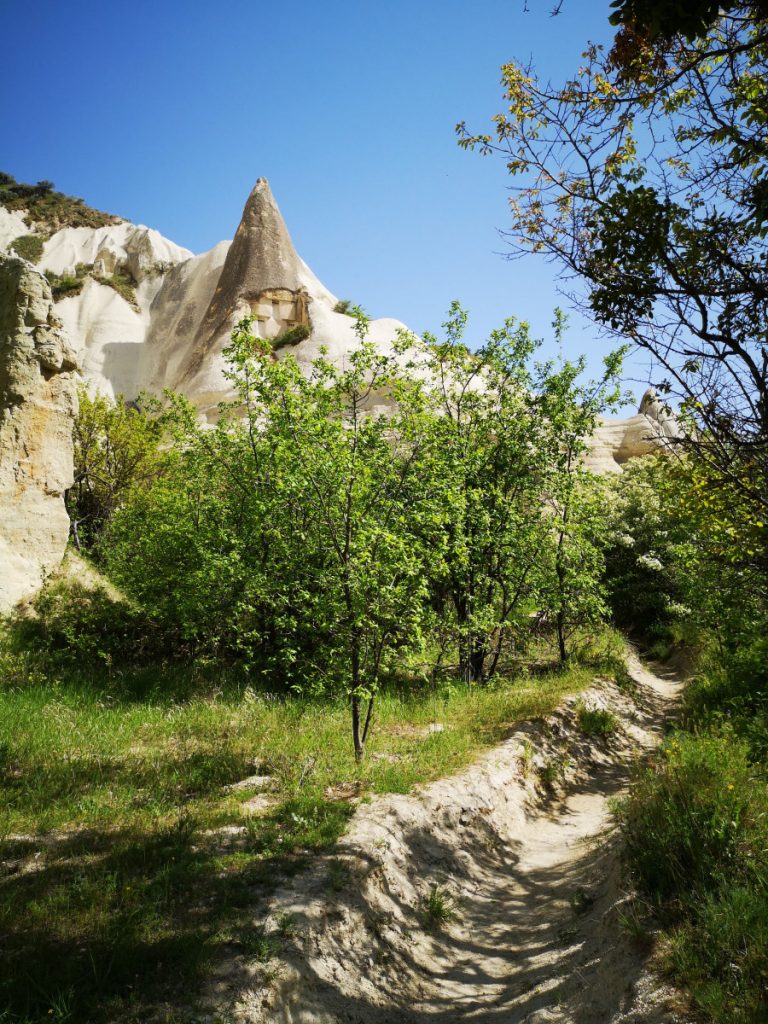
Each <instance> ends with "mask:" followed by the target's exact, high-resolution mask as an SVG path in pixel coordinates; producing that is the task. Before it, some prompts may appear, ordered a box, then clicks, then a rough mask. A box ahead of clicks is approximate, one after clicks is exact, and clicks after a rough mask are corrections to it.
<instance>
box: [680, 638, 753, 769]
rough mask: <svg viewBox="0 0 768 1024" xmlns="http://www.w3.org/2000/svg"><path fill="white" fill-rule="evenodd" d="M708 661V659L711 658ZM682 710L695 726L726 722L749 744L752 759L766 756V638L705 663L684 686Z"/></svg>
mask: <svg viewBox="0 0 768 1024" xmlns="http://www.w3.org/2000/svg"><path fill="white" fill-rule="evenodd" d="M710 660H711V659H710ZM684 707H685V713H686V715H687V717H688V718H689V720H690V721H691V722H692V723H694V724H697V725H708V724H717V723H719V722H722V721H724V720H725V721H727V722H729V723H730V724H731V726H732V728H733V729H734V731H735V732H736V733H738V735H739V736H741V737H743V738H744V739H745V740H746V741H747V743H748V744H749V756H750V758H751V760H753V761H764V760H765V759H766V757H768V639H767V638H766V637H765V636H761V637H759V638H757V639H755V640H753V641H752V642H751V643H744V644H743V645H742V646H740V647H739V648H738V650H736V651H735V652H734V653H733V654H731V655H726V656H725V657H723V658H722V659H721V660H720V661H719V662H715V664H712V665H706V666H705V671H702V672H700V674H699V675H698V676H697V677H696V679H695V680H694V681H693V682H692V683H691V685H690V686H689V687H688V688H687V690H686V693H685V702H684Z"/></svg>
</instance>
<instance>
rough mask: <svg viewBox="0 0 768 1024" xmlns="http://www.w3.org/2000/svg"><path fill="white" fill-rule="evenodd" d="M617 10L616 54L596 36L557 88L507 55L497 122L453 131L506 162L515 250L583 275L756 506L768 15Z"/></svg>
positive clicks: (764, 383)
mask: <svg viewBox="0 0 768 1024" xmlns="http://www.w3.org/2000/svg"><path fill="white" fill-rule="evenodd" d="M720 6H721V7H722V6H723V5H720ZM662 7H663V8H664V11H666V12H667V14H669V18H671V19H672V20H669V18H667V14H665V15H664V18H661V20H658V19H656V15H657V14H660V12H661V13H663V12H662ZM694 7H695V12H694V20H693V21H691V22H685V21H684V20H683V21H679V20H678V21H677V22H675V19H676V18H678V16H681V14H684V13H685V12H687V11H691V10H692V9H693V8H694ZM618 8H619V9H618V11H617V16H618V17H619V18H622V19H624V18H626V19H627V21H626V22H624V23H623V24H622V29H621V31H620V32H619V33H618V35H617V37H616V41H615V44H614V46H613V48H612V50H611V51H610V52H609V53H605V52H604V51H603V50H602V49H601V48H600V47H597V46H590V47H589V48H588V49H587V51H586V53H585V54H584V60H583V63H582V65H581V67H580V68H579V69H578V71H577V72H576V74H575V75H574V76H573V77H572V78H571V79H570V80H568V81H566V82H565V84H563V85H562V86H552V85H548V84H545V83H543V82H541V81H539V79H538V78H537V77H536V74H535V72H534V70H533V69H532V68H530V67H521V66H519V65H516V64H508V65H505V66H504V68H503V69H502V74H503V79H502V81H503V85H504V90H505V99H506V101H507V108H506V110H505V111H503V112H502V113H500V114H499V115H497V117H496V118H495V119H494V120H495V131H494V133H492V134H479V135H478V134H470V133H469V132H468V131H467V130H466V128H465V126H464V125H459V126H458V131H459V134H460V143H461V144H462V145H464V146H466V147H470V148H474V147H479V148H480V149H481V150H482V151H483V152H486V153H490V152H497V153H500V154H501V155H502V156H503V158H504V160H505V161H506V163H507V166H508V169H509V172H510V174H511V176H512V178H513V179H514V183H513V189H512V191H513V196H512V199H511V201H510V203H511V211H512V231H511V232H510V235H509V238H510V242H511V244H512V246H513V250H514V251H515V252H516V253H518V254H520V253H523V252H530V251H533V252H537V253H542V254H545V255H548V256H550V257H553V258H554V259H555V261H556V262H557V263H558V264H559V265H560V267H561V268H562V270H563V272H564V273H565V274H568V275H570V276H573V275H576V277H577V278H579V279H580V280H581V282H583V284H584V286H585V295H584V297H583V305H584V308H585V309H586V310H587V311H588V312H589V313H590V314H591V315H592V316H593V317H594V318H595V320H596V321H597V322H598V323H599V324H600V325H602V326H603V327H604V328H606V329H607V330H608V331H611V332H615V333H616V334H618V335H619V336H621V337H628V338H630V339H631V340H632V341H633V342H634V343H635V344H636V345H638V346H639V347H640V348H642V349H645V350H646V351H647V352H648V353H650V355H651V356H652V357H653V360H654V362H655V364H656V365H657V367H658V368H659V371H660V372H661V373H662V374H663V376H664V379H663V380H662V381H661V382H660V385H661V386H662V387H663V388H666V390H667V391H668V392H670V393H673V394H676V395H677V396H678V397H679V398H680V399H682V401H683V406H684V410H685V412H687V414H688V416H689V418H690V420H691V421H692V429H691V430H690V431H689V436H688V438H687V440H686V442H685V443H686V444H688V445H689V446H695V447H696V449H697V453H698V457H699V458H700V459H702V460H704V461H705V462H706V463H707V464H708V465H709V466H710V467H711V468H712V472H713V474H714V475H715V476H719V477H721V478H722V479H723V480H724V481H726V482H727V484H728V486H729V487H730V488H731V489H736V490H740V491H742V492H743V493H744V494H745V495H746V496H747V497H748V499H749V500H750V501H751V502H752V503H753V504H755V505H756V506H758V507H759V508H761V509H762V510H763V513H764V512H765V510H766V506H767V505H768V489H766V487H765V483H766V480H767V479H768V335H767V334H766V330H767V328H766V324H768V292H766V289H765V277H766V258H767V256H768V252H767V251H766V234H767V232H768V226H767V225H766V220H767V219H768V173H767V170H766V154H767V153H768V143H766V135H765V124H766V121H768V81H767V80H766V75H765V65H766V58H767V57H768V22H767V21H766V20H765V17H764V11H763V10H762V4H757V3H731V4H726V5H725V9H726V11H727V12H728V13H723V14H722V15H721V16H719V17H717V20H716V21H714V22H712V23H711V26H710V27H709V28H707V26H708V25H710V22H711V18H712V15H713V13H714V5H707V4H705V5H681V4H677V5H671V6H668V5H660V4H656V3H643V2H641V0H627V2H626V3H622V4H620V5H618ZM654 12H655V13H654ZM702 18H703V21H702V20H701V19H702ZM654 19H656V20H654ZM697 19H698V20H697ZM677 29H679V30H680V31H682V32H684V33H687V34H688V38H686V36H685V35H674V34H672V35H665V34H664V33H669V32H672V31H676V30H677ZM702 33H703V34H702Z"/></svg>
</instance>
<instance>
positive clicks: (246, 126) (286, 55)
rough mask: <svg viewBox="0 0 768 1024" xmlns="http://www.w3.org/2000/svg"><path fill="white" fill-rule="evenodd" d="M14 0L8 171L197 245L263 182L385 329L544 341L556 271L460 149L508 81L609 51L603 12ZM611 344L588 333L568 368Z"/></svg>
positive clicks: (1, 91) (504, 6) (305, 244)
mask: <svg viewBox="0 0 768 1024" xmlns="http://www.w3.org/2000/svg"><path fill="white" fill-rule="evenodd" d="M552 6H553V0H528V7H529V10H528V11H527V12H526V10H525V2H524V0H505V2H497V0H476V2H469V0H442V2H439V3H438V2H435V0H412V2H411V3H406V2H403V0H391V2H389V3H386V4H382V3H379V4H372V3H365V2H360V0H358V2H349V0H325V2H323V3H317V2H314V3H313V2H310V0H297V2H294V3H291V4H284V5H279V6H278V5H275V4H271V3H269V4H268V3H260V2H258V0H250V2H246V0H220V2H219V3H217V4H215V5H214V4H210V3H203V2H199V0H183V2H182V0H155V2H154V3H150V2H146V0H131V2H130V3H126V4H117V3H110V2H107V3H104V2H103V0H101V2H99V3H96V2H92V0H81V2H75V3H70V4H61V3H53V2H49V0H44V2H34V0H32V2H30V0H27V2H25V3H22V2H19V0H3V4H2V7H3V16H2V21H3V33H2V38H3V41H2V51H3V53H2V58H3V59H2V61H0V133H1V134H0V137H1V138H2V140H3V143H2V149H1V150H0V168H1V169H3V170H6V171H9V172H10V173H12V174H14V175H15V176H16V177H17V178H18V179H19V180H24V181H37V180H39V179H41V178H49V179H52V180H53V181H54V182H55V183H56V186H57V188H59V189H61V190H62V191H65V192H68V193H72V194H74V195H79V196H82V197H83V198H84V199H86V201H87V202H89V203H90V204H92V205H94V206H96V207H99V208H101V209H105V210H109V211H110V212H114V213H119V214H121V215H122V216H124V217H128V218H130V219H131V220H134V221H137V222H140V223H144V224H148V225H150V226H151V227H155V228H157V229H158V230H159V231H161V232H162V233H163V234H164V235H167V236H168V237H169V238H172V239H173V240H174V241H176V242H178V243H180V244H182V245H185V246H187V247H189V248H190V249H193V250H194V251H195V252H200V251H203V250H204V249H207V248H210V247H211V246H212V245H214V244H215V243H216V242H217V241H219V240H220V239H222V238H229V237H231V236H232V234H233V232H234V230H235V228H236V227H237V223H238V220H239V217H240V213H241V211H242V207H243V204H244V202H245V199H246V197H247V195H248V192H249V190H250V188H251V187H252V185H253V183H254V182H255V180H256V178H258V177H260V176H264V177H267V178H268V179H269V181H270V184H271V186H272V190H273V192H274V194H275V197H276V198H277V201H278V204H279V205H280V208H281V210H282V212H283V215H284V217H285V219H286V222H287V224H288V228H289V230H290V232H291V234H292V236H293V239H294V242H295V243H296V247H297V249H298V251H299V253H300V254H301V255H302V256H303V258H304V259H305V260H306V261H307V263H309V265H310V266H311V267H312V269H313V270H314V271H315V273H316V274H317V275H318V276H319V277H320V278H321V280H322V281H323V282H324V283H325V284H326V285H327V286H328V287H329V288H330V289H331V290H332V291H334V292H336V293H337V294H338V295H340V296H342V297H344V298H350V299H352V300H354V301H356V302H359V303H361V304H362V305H363V306H364V307H365V308H366V309H367V310H368V311H369V312H370V313H371V314H372V315H374V316H395V317H398V318H399V319H402V320H404V321H405V322H406V323H407V324H408V325H409V326H410V327H411V328H413V329H414V330H416V331H421V330H424V329H425V328H426V329H435V328H439V325H440V323H441V322H442V320H443V319H444V318H445V311H446V310H447V308H448V305H449V303H450V301H451V300H452V299H453V298H458V299H460V300H461V301H462V303H463V304H464V305H465V306H467V307H468V308H469V310H470V313H471V330H470V334H471V338H470V339H469V340H470V341H473V342H477V341H479V340H481V339H482V338H483V337H485V335H487V333H488V331H489V330H490V329H491V328H492V327H494V326H496V325H498V324H500V323H501V322H502V321H503V320H504V318H505V317H507V316H510V315H513V316H516V317H518V318H520V319H528V320H529V321H530V322H531V324H532V326H533V328H534V330H535V331H536V332H537V333H538V334H541V335H547V336H548V335H549V334H550V330H549V324H550V321H551V311H552V308H553V306H554V305H555V304H556V303H558V302H560V303H561V304H563V303H564V300H563V299H562V298H558V295H557V292H556V286H555V282H554V273H553V268H552V267H551V266H549V265H547V264H546V263H545V262H543V261H542V260H540V259H536V258H534V257H530V258H529V259H526V260H525V261H522V262H520V261H515V262H510V261H508V260H506V259H504V257H503V252H504V249H505V246H504V242H503V240H502V239H500V237H499V235H498V229H499V228H503V227H505V226H506V223H507V212H506V202H507V193H506V191H505V188H506V184H507V181H506V174H505V171H504V168H503V166H502V164H501V162H500V161H498V160H495V159H493V158H482V157H480V156H479V155H476V154H474V155H473V154H468V153H465V152H463V151H461V150H459V148H458V147H457V145H456V140H455V135H454V126H455V124H456V122H457V121H460V120H466V121H467V123H468V125H469V126H470V127H475V126H476V127H477V128H478V129H485V127H486V126H487V124H488V121H489V119H490V117H491V116H492V115H493V114H494V113H496V112H497V110H498V109H499V108H500V106H501V90H500V86H499V68H500V66H501V65H502V64H503V63H505V62H506V61H509V60H511V59H513V58H514V59H522V60H527V59H528V58H531V57H532V58H533V59H534V61H535V63H536V65H537V67H538V69H539V71H540V73H541V74H542V75H543V76H544V77H552V78H553V79H555V80H559V79H560V78H562V77H563V76H564V75H565V74H567V73H569V72H571V71H572V70H573V69H574V68H575V67H576V66H577V65H578V63H579V58H580V54H581V52H582V50H583V49H584V46H585V44H586V42H587V41H588V40H589V39H591V40H594V41H598V42H599V41H606V40H607V39H608V38H609V37H610V33H609V26H608V23H607V18H608V6H609V4H608V0H599V2H594V0H592V2H589V0H565V3H564V4H563V10H562V13H561V14H560V15H559V16H558V17H555V18H553V17H551V16H550V11H551V8H552ZM603 350H604V346H603V344H602V343H601V342H599V341H598V340H597V339H596V331H595V330H594V328H592V327H590V326H589V325H586V324H584V323H583V322H581V321H580V320H578V318H574V321H573V324H572V329H571V332H570V335H569V341H568V354H571V355H577V354H578V353H580V352H582V351H585V352H587V353H588V355H589V356H590V364H591V366H593V367H595V368H596V367H597V366H599V355H600V353H601V352H602V351H603Z"/></svg>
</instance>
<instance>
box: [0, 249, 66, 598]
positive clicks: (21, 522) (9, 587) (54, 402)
mask: <svg viewBox="0 0 768 1024" xmlns="http://www.w3.org/2000/svg"><path fill="white" fill-rule="evenodd" d="M75 367H76V360H75V355H74V352H73V351H72V349H71V348H70V346H69V345H68V343H67V341H66V339H65V337H64V335H63V333H62V331H61V323H60V321H59V320H58V319H57V317H56V315H55V312H54V308H53V303H52V301H51V290H50V287H49V286H48V282H47V281H46V279H45V278H44V277H43V275H42V274H40V273H38V271H36V270H35V269H34V268H33V267H32V266H31V264H29V263H26V262H25V261H24V260H22V259H18V258H16V257H13V256H5V255H2V254H0V612H7V611H9V610H10V609H11V608H12V607H13V606H14V605H15V604H16V602H18V601H19V600H21V599H22V598H24V597H26V596H28V595H29V594H30V593H31V592H32V591H34V590H35V589H36V588H37V587H38V586H39V585H40V583H41V582H42V580H43V579H44V578H45V576H46V575H47V574H48V573H49V572H50V571H51V570H52V569H54V568H55V567H56V566H57V565H58V564H59V562H60V561H61V556H62V554H63V552H64V548H65V546H66V543H67V537H68V534H69V517H68V516H67V512H66V509H65V507H64V491H65V489H66V488H67V487H69V486H70V484H71V483H72V457H73V453H72V426H73V421H74V416H75V413H76V411H77V390H76V375H75Z"/></svg>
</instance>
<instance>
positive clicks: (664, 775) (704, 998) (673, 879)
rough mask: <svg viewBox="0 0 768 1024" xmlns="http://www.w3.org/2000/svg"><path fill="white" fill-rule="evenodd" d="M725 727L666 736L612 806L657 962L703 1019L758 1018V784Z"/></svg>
mask: <svg viewBox="0 0 768 1024" xmlns="http://www.w3.org/2000/svg"><path fill="white" fill-rule="evenodd" d="M750 753H751V752H750V747H749V744H748V742H747V741H746V740H745V739H743V738H739V737H738V736H737V735H736V734H735V733H734V730H733V728H732V727H731V726H721V727H720V728H719V729H718V728H710V729H709V730H704V731H701V732H697V733H687V732H677V733H674V734H673V735H672V736H671V737H670V738H669V739H668V740H667V741H666V742H665V744H664V746H663V748H662V750H661V752H660V754H659V756H658V757H657V758H656V760H655V762H654V763H653V764H652V765H651V766H649V767H646V768H644V769H643V770H642V771H640V772H639V774H638V776H637V778H636V779H635V782H634V785H633V786H632V788H631V790H630V793H629V795H628V796H627V797H626V798H625V799H624V800H623V801H621V802H620V803H619V804H618V805H617V807H616V812H615V813H616V816H617V818H618V821H619V825H620V827H621V830H622V832H623V836H624V841H625V851H626V856H627V860H628V863H629V865H630V867H631V869H632V871H633V874H634V877H635V880H636V882H637V884H638V886H639V888H640V890H641V892H643V893H644V895H645V896H647V897H649V899H650V901H651V904H652V905H653V906H654V907H655V908H656V911H657V913H658V915H659V917H660V919H661V921H662V923H663V925H664V931H665V938H664V941H663V943H662V947H661V953H662V960H663V962H664V964H665V965H666V967H667V969H668V970H669V972H670V973H671V974H672V976H673V977H674V978H675V980H676V981H677V982H678V983H680V984H682V985H684V986H686V987H687V988H688V989H689V990H690V992H691V996H692V999H693V1002H694V1005H695V1007H696V1009H697V1010H698V1011H699V1013H700V1014H701V1015H702V1019H703V1020H707V1021H714V1022H716V1024H762V1022H764V1021H765V1020H768V786H767V785H766V777H765V768H764V765H760V764H757V763H755V762H754V761H753V760H752V758H751V756H750Z"/></svg>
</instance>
